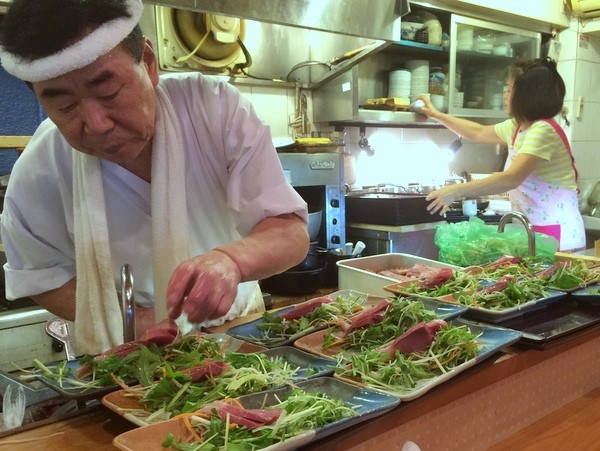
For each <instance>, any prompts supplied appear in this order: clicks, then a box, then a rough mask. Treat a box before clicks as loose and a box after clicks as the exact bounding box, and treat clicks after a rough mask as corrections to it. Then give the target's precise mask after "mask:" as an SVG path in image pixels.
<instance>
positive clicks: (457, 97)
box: [452, 91, 465, 108]
mask: <svg viewBox="0 0 600 451" xmlns="http://www.w3.org/2000/svg"><path fill="white" fill-rule="evenodd" d="M464 103H465V93H464V92H462V91H456V92H455V93H454V96H453V97H452V106H454V107H455V108H462V107H463V105H464Z"/></svg>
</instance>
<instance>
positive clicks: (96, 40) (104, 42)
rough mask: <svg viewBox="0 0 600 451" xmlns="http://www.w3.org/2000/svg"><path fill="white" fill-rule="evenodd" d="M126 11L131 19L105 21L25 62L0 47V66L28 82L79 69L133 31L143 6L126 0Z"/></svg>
mask: <svg viewBox="0 0 600 451" xmlns="http://www.w3.org/2000/svg"><path fill="white" fill-rule="evenodd" d="M127 9H128V12H129V14H130V15H131V17H119V18H116V19H113V20H110V21H108V22H105V23H103V24H102V25H100V26H99V27H98V28H96V29H95V30H94V31H92V32H91V33H90V34H88V35H86V36H84V37H83V38H82V39H81V40H80V41H77V42H76V43H75V44H73V45H71V46H70V47H67V48H65V49H62V50H60V51H58V52H56V53H53V54H52V55H48V56H45V57H43V58H39V59H35V60H26V59H23V58H22V57H20V56H18V55H15V54H13V53H9V52H7V51H6V50H5V49H4V47H2V46H0V63H1V64H2V66H3V67H4V69H5V70H6V72H8V73H9V74H11V75H14V76H15V77H17V78H20V79H21V80H24V81H29V82H31V83H36V82H39V81H44V80H50V79H51V78H55V77H59V76H61V75H64V74H66V73H68V72H71V71H74V70H76V69H81V68H82V67H85V66H87V65H88V64H91V63H93V62H94V61H96V60H97V59H98V58H100V57H101V56H102V55H105V54H106V53H108V52H109V51H110V50H112V49H114V48H115V47H116V46H117V45H119V43H120V42H121V41H122V40H123V39H125V38H126V37H127V36H128V35H129V33H131V30H133V29H134V28H135V26H136V25H137V24H138V22H139V20H140V17H141V16H142V11H143V10H144V5H143V4H142V1H141V0H127Z"/></svg>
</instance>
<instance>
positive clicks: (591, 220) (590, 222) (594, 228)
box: [582, 215, 600, 233]
mask: <svg viewBox="0 0 600 451" xmlns="http://www.w3.org/2000/svg"><path fill="white" fill-rule="evenodd" d="M582 217H583V225H584V226H585V230H587V231H589V232H598V233H600V218H596V217H595V216H588V215H582Z"/></svg>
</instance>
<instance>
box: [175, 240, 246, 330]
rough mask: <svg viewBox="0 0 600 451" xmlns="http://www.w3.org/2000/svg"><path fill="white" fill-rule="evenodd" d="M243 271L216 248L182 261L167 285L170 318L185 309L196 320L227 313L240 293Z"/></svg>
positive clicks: (191, 319) (177, 315)
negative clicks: (239, 285) (238, 290)
mask: <svg viewBox="0 0 600 451" xmlns="http://www.w3.org/2000/svg"><path fill="white" fill-rule="evenodd" d="M241 279H242V275H241V274H240V270H239V268H238V266H237V264H236V262H234V261H233V260H232V259H231V258H230V257H228V256H227V254H225V253H223V252H220V251H216V250H212V251H210V252H207V253H206V254H203V255H200V256H198V257H194V258H192V259H190V260H186V261H185V262H183V263H181V264H180V265H179V266H177V268H175V271H174V273H173V276H172V277H171V280H170V281H169V286H168V289H167V308H168V309H169V318H172V319H176V318H178V317H179V315H181V313H182V312H185V313H186V314H187V315H188V319H189V321H190V322H192V323H199V322H202V321H204V320H206V319H213V318H219V317H221V316H223V315H225V314H226V313H227V312H228V311H229V309H230V308H231V305H232V304H233V301H234V300H235V297H236V295H237V286H238V284H239V283H240V282H241Z"/></svg>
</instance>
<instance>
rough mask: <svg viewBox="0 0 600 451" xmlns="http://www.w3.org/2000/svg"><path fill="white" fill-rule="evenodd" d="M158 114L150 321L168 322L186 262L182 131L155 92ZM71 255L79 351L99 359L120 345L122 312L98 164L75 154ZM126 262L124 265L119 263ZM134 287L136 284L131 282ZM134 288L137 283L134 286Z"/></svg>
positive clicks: (158, 91)
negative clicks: (173, 279) (174, 277)
mask: <svg viewBox="0 0 600 451" xmlns="http://www.w3.org/2000/svg"><path fill="white" fill-rule="evenodd" d="M156 95H157V112H156V125H155V134H154V140H153V150H152V159H153V161H152V181H153V182H152V212H153V214H152V231H153V233H152V235H153V241H152V242H153V251H154V266H153V274H154V287H155V293H156V294H155V299H157V302H155V303H154V317H155V320H156V322H159V321H161V320H163V319H165V318H166V317H167V309H166V291H167V284H168V282H169V277H170V275H171V274H172V273H173V270H174V269H175V267H176V266H177V264H178V263H179V262H182V261H184V260H187V259H188V258H189V257H190V253H189V243H188V230H187V222H186V221H182V220H181V218H184V217H185V216H186V205H185V198H186V191H185V183H184V179H183V177H181V174H183V172H184V168H185V162H184V158H183V157H184V153H183V145H182V142H181V130H180V127H179V122H178V120H177V116H176V115H175V111H174V109H173V107H172V105H171V102H170V101H169V99H168V98H167V96H166V95H165V93H164V92H163V88H162V87H161V86H158V87H157V88H156ZM73 166H74V177H73V193H74V196H73V197H74V202H75V204H74V210H75V215H74V230H75V255H76V259H77V261H78V262H81V263H80V264H79V265H77V311H76V320H75V330H76V332H75V333H76V336H77V337H78V343H79V351H81V352H83V353H87V354H97V353H99V352H102V351H103V350H106V349H108V348H111V347H113V346H116V345H118V344H120V343H122V342H123V321H122V317H123V315H122V310H121V305H120V303H119V300H118V297H117V293H116V290H115V283H114V279H113V275H112V259H111V256H110V238H109V235H108V224H107V220H106V203H105V200H104V187H103V183H102V173H101V170H102V169H101V165H100V159H99V158H97V157H92V156H90V155H86V154H83V153H81V152H77V151H76V150H75V149H73ZM123 263H128V262H123ZM134 282H135V281H134ZM134 287H135V283H134Z"/></svg>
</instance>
